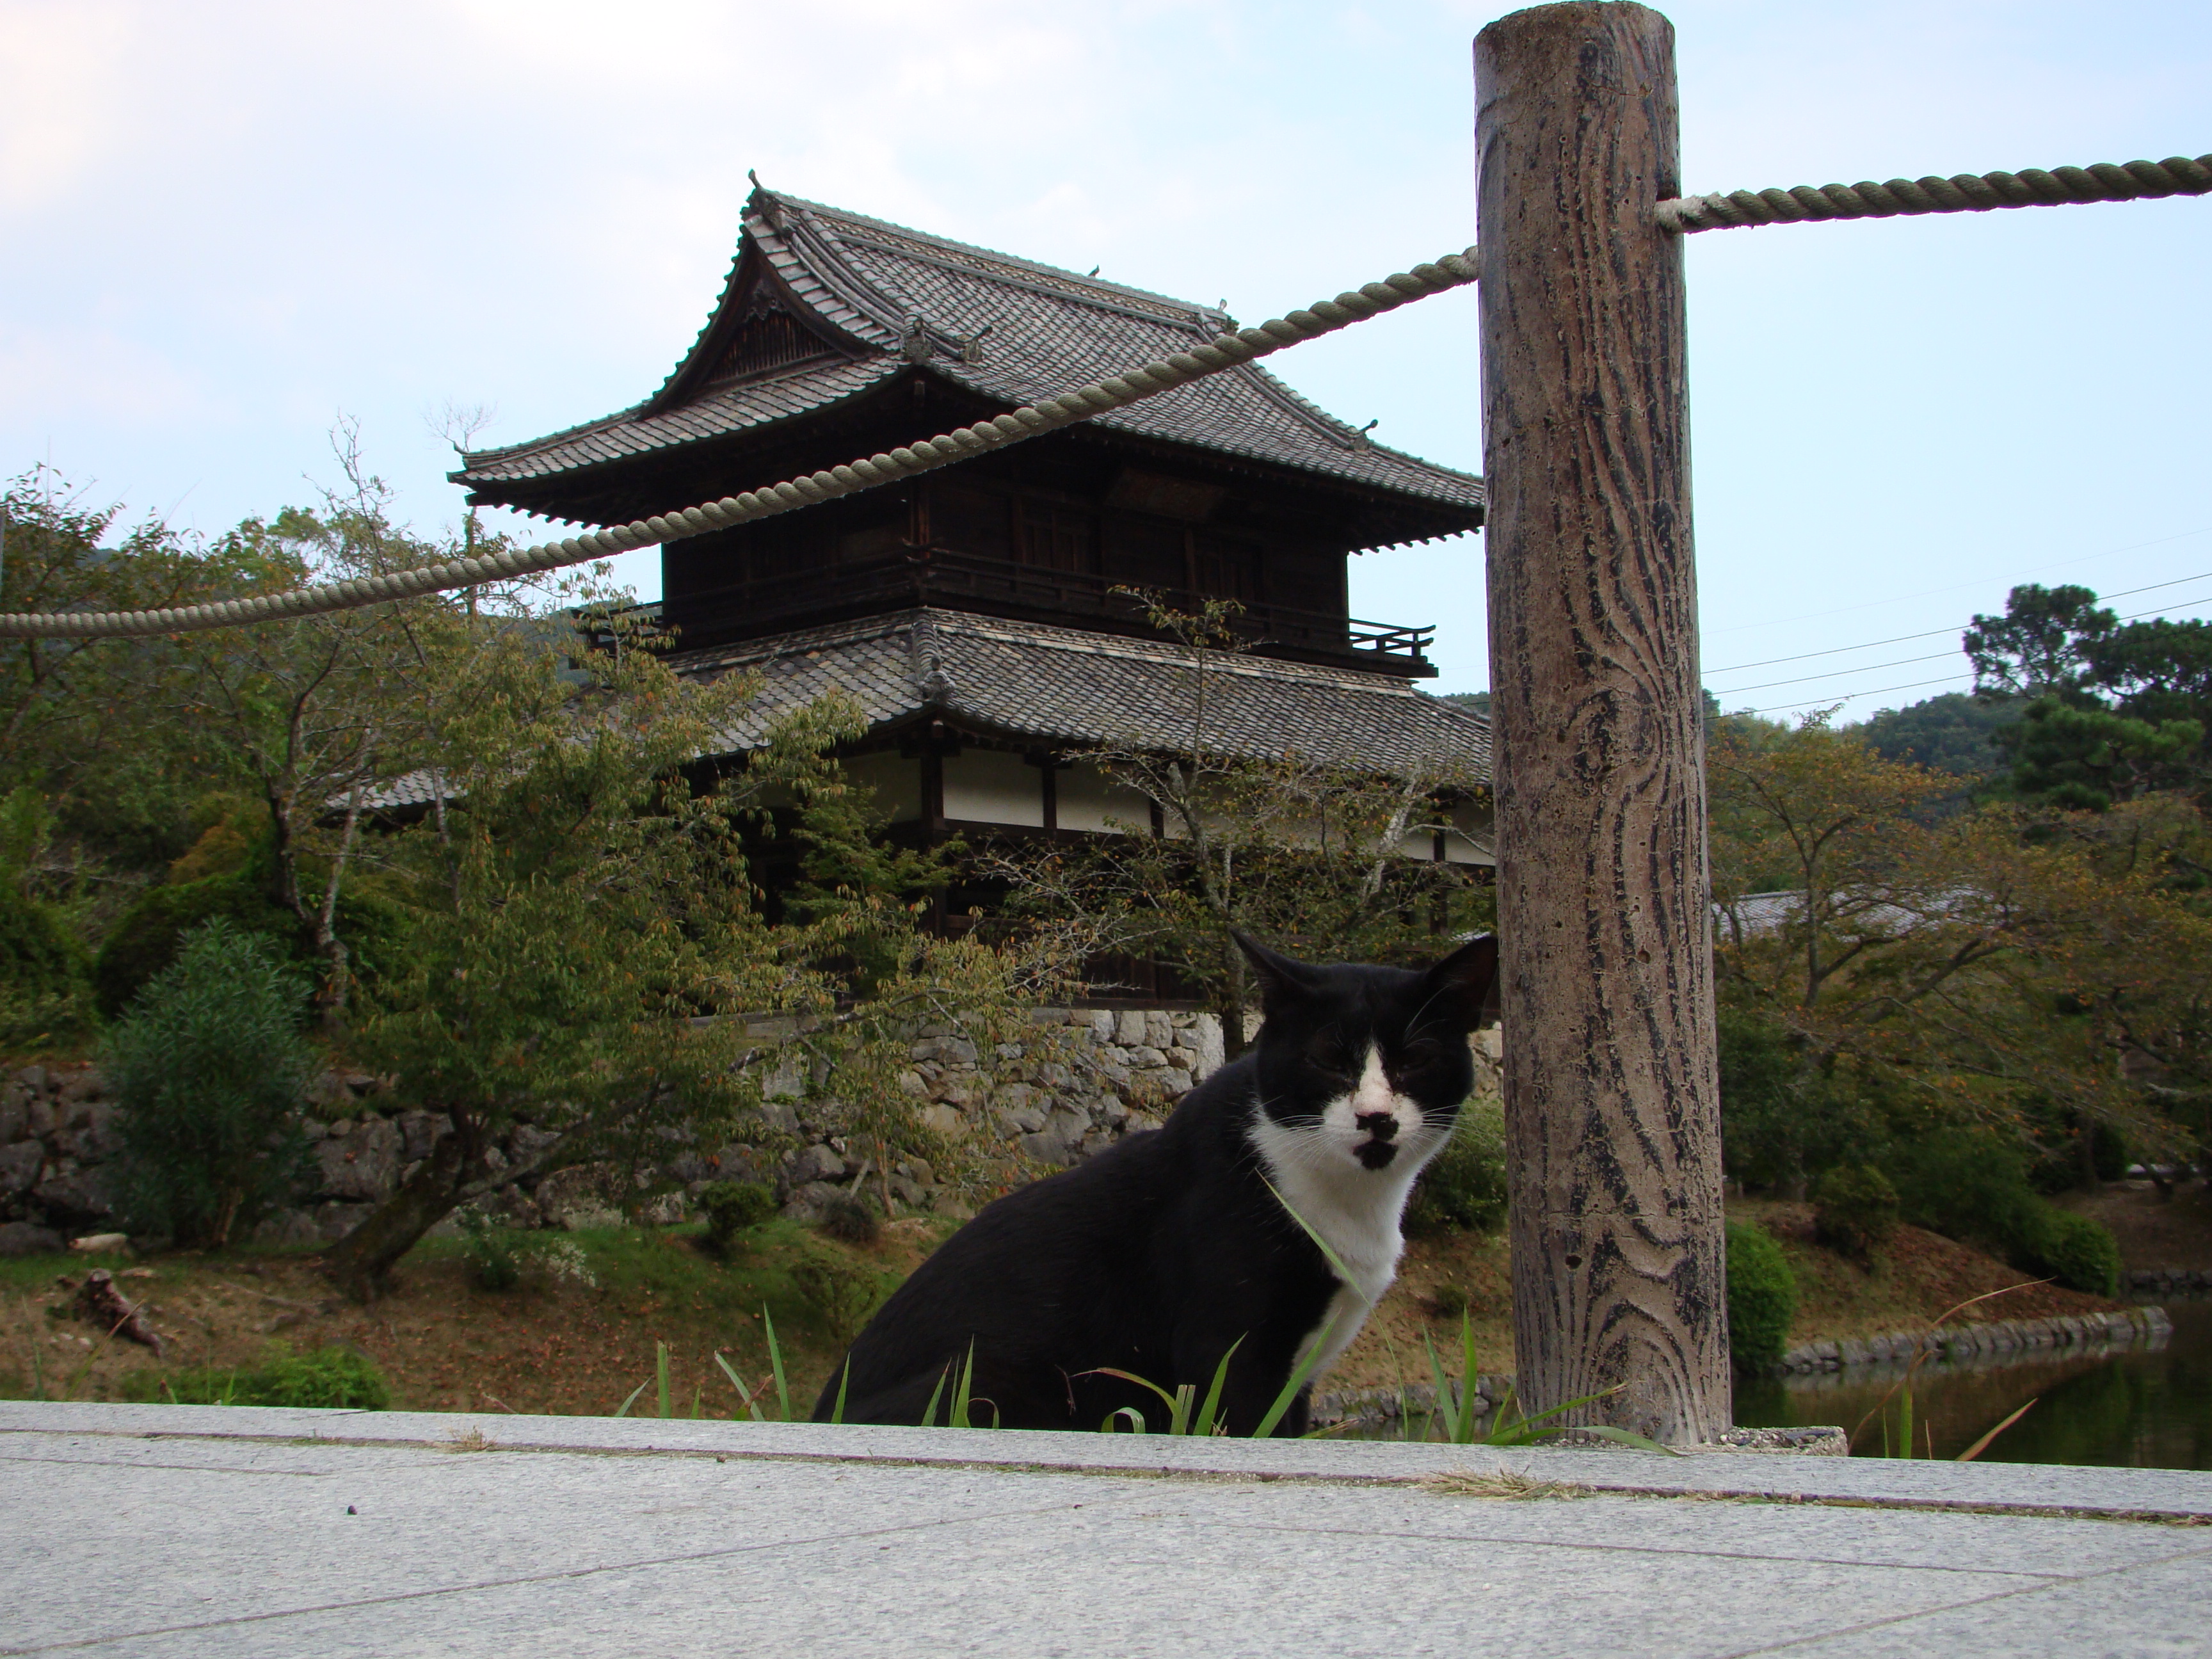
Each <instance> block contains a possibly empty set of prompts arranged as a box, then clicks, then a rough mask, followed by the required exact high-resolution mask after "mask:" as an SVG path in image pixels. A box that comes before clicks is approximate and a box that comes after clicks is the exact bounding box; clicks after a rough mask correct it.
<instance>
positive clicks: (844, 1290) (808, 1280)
mask: <svg viewBox="0 0 2212 1659" xmlns="http://www.w3.org/2000/svg"><path fill="white" fill-rule="evenodd" d="M791 1279H792V1282H793V1284H794V1285H798V1286H799V1294H800V1295H801V1296H803V1297H805V1298H806V1303H807V1305H808V1306H809V1307H811V1308H812V1309H813V1310H814V1311H815V1312H817V1314H819V1315H821V1316H822V1322H823V1324H824V1325H826V1326H828V1327H829V1334H831V1335H832V1336H835V1337H837V1338H840V1339H842V1338H845V1337H848V1336H850V1335H852V1334H853V1333H854V1332H855V1331H857V1330H858V1329H860V1322H861V1321H862V1320H864V1319H866V1317H867V1316H868V1315H869V1313H870V1312H871V1311H872V1310H873V1309H874V1307H875V1305H876V1298H877V1297H878V1296H880V1295H881V1294H882V1291H883V1286H882V1284H881V1283H880V1281H879V1280H878V1279H877V1277H876V1275H875V1274H874V1273H870V1272H869V1271H868V1270H867V1269H866V1267H861V1266H860V1264H859V1263H857V1262H853V1261H847V1260H845V1259H844V1258H843V1257H842V1256H839V1255H831V1254H830V1253H829V1251H827V1250H824V1249H821V1248H820V1247H819V1246H816V1247H813V1248H811V1249H809V1250H808V1252H807V1253H806V1254H805V1255H802V1256H801V1257H799V1260H798V1261H794V1262H793V1263H792V1266H791Z"/></svg>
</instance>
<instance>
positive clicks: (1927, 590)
mask: <svg viewBox="0 0 2212 1659" xmlns="http://www.w3.org/2000/svg"><path fill="white" fill-rule="evenodd" d="M2207 534H2212V525H2206V526H2203V527H2202V528H2200V529H2197V530H2183V531H2179V532H2175V533H2174V534H2173V535H2171V536H2154V537H2153V538H2151V539H2150V540H2149V541H2147V542H2130V543H2129V544H2127V545H2126V546H2125V547H2108V548H2106V550H2104V551H2103V552H2101V553H2085V554H2083V555H2082V556H2081V557H2080V558H2078V559H2060V560H2059V561H2057V562H2056V563H2053V564H2039V565H2037V566H2036V567H2035V568H2033V570H2031V571H2029V572H2028V574H2030V575H2032V576H2039V575H2041V574H2043V573H2044V572H2045V571H2046V570H2070V569H2072V568H2074V567H2075V565H2077V564H2092V563H2094V562H2096V561H2097V560H2099V559H2109V558H2111V557H2112V556H2113V555H2115V554H2118V553H2134V552H2137V551H2140V550H2142V549H2143V548H2146V547H2163V546H2165V545H2166V544H2167V543H2168V542H2185V541H2187V540H2188V539H2189V538H2191V536H2203V535H2207ZM1982 580H1984V579H1982V578H1976V579H1975V580H1972V581H1964V582H1953V583H1952V584H1951V585H1950V586H1948V587H1923V589H1921V590H1920V592H1917V593H1893V594H1891V595H1889V596H1888V597H1887V599H1869V600H1868V601H1867V602H1866V603H1865V604H1864V605H1844V606H1840V607H1837V608H1832V609H1830V610H1826V611H1806V612H1805V613H1804V614H1803V615H1802V616H1796V617H1776V618H1774V619H1773V620H1772V621H1771V622H1763V623H1736V624H1735V626H1734V627H1733V628H1717V629H1714V630H1713V632H1714V633H1715V634H1741V633H1742V632H1743V631H1744V630H1745V629H1747V628H1780V627H1782V626H1784V624H1785V623H1794V622H1818V621H1819V620H1820V618H1822V617H1842V616H1848V615H1849V614H1850V612H1852V611H1872V610H1875V609H1876V608H1878V607H1879V606H1881V605H1901V604H1903V603H1904V602H1905V600H1907V599H1932V598H1934V597H1935V596H1936V594H1938V593H1955V592H1958V591H1959V590H1960V588H1962V587H1978V586H1981V585H1982ZM2134 591H2135V592H2143V591H2145V590H2143V589H2142V588H2137V589H2135V590H2134ZM2114 597H2118V596H2117V595H2116V596H2114ZM1905 637H1906V638H1908V639H1909V638H1911V637H1913V636H1912V635H1906V636H1905Z"/></svg>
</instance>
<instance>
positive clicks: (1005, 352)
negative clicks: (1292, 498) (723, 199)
mask: <svg viewBox="0 0 2212 1659" xmlns="http://www.w3.org/2000/svg"><path fill="white" fill-rule="evenodd" d="M743 225H744V228H743V232H742V234H741V235H740V236H739V239H738V252H737V257H736V258H735V259H734V260H733V261H732V264H731V267H730V275H729V278H728V280H727V282H726V283H725V284H724V286H723V289H722V295H721V298H720V301H718V302H717V304H716V306H715V307H714V314H713V315H712V316H710V317H709V318H708V321H707V325H706V326H705V327H704V328H703V329H702V330H701V331H700V332H699V337H698V339H697V341H696V343H694V344H693V346H692V348H691V349H690V352H689V353H687V354H686V355H685V356H684V361H683V362H680V363H678V365H677V367H676V368H675V370H674V372H673V373H671V374H670V375H669V377H668V379H667V380H666V381H665V382H664V383H663V384H662V386H661V387H660V389H659V391H658V392H655V393H654V394H653V396H652V397H651V398H647V400H646V401H645V402H643V403H641V404H637V405H636V406H635V407H634V408H631V409H627V410H622V411H621V412H619V413H617V414H615V415H611V416H607V417H606V418H605V419H604V420H599V421H593V422H588V423H586V424H585V425H583V426H579V427H572V428H569V429H568V430H567V431H565V432H556V433H554V434H552V435H549V436H547V437H544V438H539V439H537V440H535V441H532V442H530V443H526V444H517V445H513V446H512V447H507V448H502V449H488V450H479V451H476V452H474V453H469V454H466V455H464V456H463V457H462V460H463V466H462V468H461V470H460V471H457V472H455V473H453V475H452V477H453V480H454V482H456V483H464V484H468V485H470V486H472V487H473V488H475V489H477V491H478V492H479V493H480V494H481V495H483V496H484V497H485V498H486V499H491V500H502V499H510V498H513V497H518V496H526V495H532V494H533V493H535V492H533V491H532V489H530V486H531V484H532V483H533V482H550V481H551V480H552V479H555V478H556V477H561V476H562V475H564V474H568V473H574V472H581V471H587V470H592V469H599V468H603V467H606V466H609V465H611V464H614V463H618V462H620V461H623V460H624V459H628V458H630V457H635V456H640V455H644V454H647V453H653V452H659V451H665V450H671V449H675V448H678V447H681V446H684V445H686V444H691V443H698V442H703V441H709V440H713V439H718V438H728V437H731V436H733V435H738V434H740V433H744V432H747V431H750V430H756V429H758V430H762V431H763V432H765V431H766V429H768V428H773V427H775V426H777V425H779V424H780V423H782V422H790V421H793V420H795V419H797V418H798V417H799V416H805V415H807V414H809V413H810V412H812V411H815V410H824V409H827V408H829V406H831V405H833V404H842V403H845V402H848V401H850V400H852V399H854V398H859V397H861V396H863V395H865V394H866V393H867V392H870V391H871V390H873V389H875V388H876V387H878V386H880V385H881V384H882V383H883V382H884V381H886V380H890V379H892V378H894V377H896V376H897V375H899V374H902V373H911V372H914V371H915V370H916V369H917V368H918V369H919V370H921V372H925V373H927V374H932V375H934V376H936V377H938V378H939V379H941V380H945V381H947V382H950V383H951V384H953V385H956V386H962V387H964V388H966V389H968V390H969V391H971V392H976V393H979V394H981V396H983V397H984V398H989V399H991V400H993V401H994V402H996V403H999V404H1003V405H1005V406H1006V407H1007V408H1009V409H1011V408H1016V407H1018V406H1020V405H1021V404H1026V403H1031V402H1034V401H1035V400H1036V399H1037V398H1042V397H1046V396H1049V395H1051V394H1054V393H1056V392H1065V391H1069V390H1072V389H1073V388H1074V387H1076V386H1082V385H1085V384H1086V383H1088V382H1091V381H1093V380H1102V379H1104V378H1106V377H1107V376H1109V375H1112V374H1119V373H1121V371H1123V370H1125V369H1127V368H1133V367H1135V366H1137V365H1138V364H1139V363H1142V362H1147V361H1149V360H1151V359H1153V358H1157V357H1160V356H1165V355H1167V354H1169V353H1170V352H1176V351H1186V350H1188V349H1190V347H1191V346H1192V345H1193V344H1194V343H1201V342H1204V341H1206V340H1210V339H1212V338H1213V337H1215V336H1216V335H1218V334H1219V333H1221V332H1222V331H1224V330H1225V329H1228V328H1230V327H1232V326H1233V324H1232V322H1231V319H1230V318H1229V317H1228V316H1227V315H1226V314H1225V313H1222V312H1220V311H1218V310H1216V309H1213V308H1212V307H1206V306H1198V305H1193V304H1190V303H1188V302H1187V301H1181V300H1173V299H1169V298H1167V297H1166V296H1164V295H1158V294H1150V293H1146V291H1145V290H1143V289H1134V288H1127V287H1124V286H1122V285H1121V284H1120V283H1108V282H1102V281H1100V280H1099V279H1098V278H1097V277H1096V276H1079V275H1077V274H1076V273H1075V272H1073V271H1068V270H1058V269H1056V268H1054V267H1053V266H1051V265H1042V264H1036V263H1034V262H1032V261H1030V260H1027V259H1021V258H1014V257H1013V256H1012V255H1010V254H1004V253H994V252H990V251H989V250H987V249H985V248H979V247H971V246H969V245H968V244H966V243H963V242H954V241H950V240H946V239H945V238H943V237H939V236H930V235H927V234H923V233H921V232H920V231H914V230H908V229H906V228H903V227H902V226H898V225H893V224H887V223H885V222H883V221H881V220H878V219H870V218H866V217H863V216H860V215H859V214H855V213H848V212H846V211H844V210H842V209H838V208H830V207H823V206H821V205H820V204H816V203H812V202H805V201H800V200H799V199H798V198H797V197H790V196H782V195H779V194H777V193H775V192H774V191H769V190H767V189H765V188H761V187H756V188H755V190H754V191H753V193H752V195H751V196H750V197H749V198H748V199H747V201H746V203H745V206H744V220H743ZM1095 423H1096V424H1097V425H1099V426H1102V427H1109V428H1117V429H1119V430H1121V431H1125V432H1128V433H1132V434H1134V435H1140V436H1143V437H1146V438H1151V439H1155V440H1163V441H1167V442H1170V443H1176V444H1184V445H1190V446H1193V447H1198V448H1200V449H1204V450H1208V451H1212V452H1214V453H1220V454H1226V455H1234V456H1238V457H1242V458H1244V459H1251V460H1257V461H1262V462H1267V463H1270V464H1273V465H1278V466H1283V467H1288V468H1291V469H1294V470H1297V471H1304V472H1308V473H1313V474H1317V475H1321V476H1323V477H1329V478H1333V479H1338V480H1341V481H1345V482H1347V483H1355V484H1364V485H1366V486H1368V487H1369V488H1370V489H1375V490H1378V491H1381V492H1383V493H1385V494H1387V495H1393V496H1396V497H1398V498H1401V499H1404V500H1410V501H1419V502H1422V503H1424V504H1426V505H1430V506H1432V507H1444V508H1447V509H1453V508H1456V509H1460V510H1462V511H1464V512H1465V513H1468V514H1469V515H1470V523H1472V522H1474V521H1476V520H1479V518H1480V512H1481V508H1482V504H1483V489H1482V482H1481V480H1480V479H1479V478H1476V477H1471V476H1469V475H1468V474H1466V473H1463V472H1455V471H1449V470H1448V469H1446V468H1444V467H1440V466H1435V465H1431V464H1430V463H1428V462H1426V461H1423V460H1420V459H1416V458H1415V457H1413V456H1411V455H1407V454H1403V453H1400V452H1398V451H1396V450H1393V449H1388V448H1385V447H1383V446H1382V445H1379V444H1373V443H1370V442H1369V441H1367V440H1366V438H1365V437H1364V435H1362V434H1361V433H1360V432H1358V430H1357V429H1355V428H1352V427H1351V426H1349V425H1347V424H1346V423H1345V422H1342V421H1340V420H1338V419H1337V418H1336V417H1335V416H1332V415H1328V414H1326V413H1324V412H1323V411H1322V410H1320V409H1317V408H1316V407H1315V406H1314V405H1313V404H1310V403H1308V402H1307V401H1306V400H1305V399H1304V398H1301V397H1300V396H1299V395H1298V394H1297V392H1293V391H1291V389H1290V388H1289V387H1288V386H1285V385H1284V384H1283V383H1282V382H1281V381H1280V380H1277V379H1275V377H1274V376H1273V375H1272V374H1268V373H1267V371H1266V370H1265V369H1263V368H1260V367H1258V366H1257V365H1256V364H1244V365H1241V366H1239V367H1237V368H1232V369H1229V370H1226V371H1225V372H1223V373H1221V374H1214V375H1211V376H1208V377H1207V378H1206V379H1204V380H1197V381H1194V382H1193V383H1191V384H1190V385H1188V386H1180V387H1178V388H1176V390H1174V391H1172V392H1164V393H1163V394H1161V395H1160V396H1158V397H1156V398H1149V399H1147V400H1146V401H1144V402H1142V403H1139V404H1134V405H1133V406H1131V407H1129V408H1127V409H1122V410H1115V411H1113V412H1111V413H1109V414H1106V415H1101V416H1097V417H1095ZM759 482H763V483H765V482H769V480H765V479H763V480H760V481H759ZM523 504H525V505H533V504H534V503H532V502H530V501H524V502H523ZM540 510H544V509H543V508H541V509H540Z"/></svg>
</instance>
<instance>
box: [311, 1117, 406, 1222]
mask: <svg viewBox="0 0 2212 1659" xmlns="http://www.w3.org/2000/svg"><path fill="white" fill-rule="evenodd" d="M341 1122H343V1120H342V1121H341ZM339 1127H341V1124H332V1125H331V1135H330V1137H329V1138H328V1139H324V1140H319V1141H317V1142H316V1143H315V1164H316V1168H317V1171H318V1184H317V1188H316V1190H317V1191H318V1192H319V1193H320V1194H322V1195H323V1196H325V1197H326V1198H331V1199H337V1200H342V1201H350V1202H355V1203H375V1202H378V1201H380V1200H383V1199H386V1198H388V1197H390V1196H391V1195H392V1188H394V1187H396V1186H398V1184H399V1166H400V1164H401V1163H402V1161H403V1160H402V1158H401V1157H400V1152H401V1150H402V1138H401V1135H400V1133H399V1130H398V1127H397V1126H395V1125H393V1124H392V1123H389V1122H386V1121H385V1120H384V1119H383V1118H380V1117H369V1118H364V1119H362V1122H361V1124H360V1126H359V1127H356V1128H354V1129H353V1130H352V1132H351V1133H348V1134H344V1135H340V1134H339V1133H337V1130H338V1129H339Z"/></svg>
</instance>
